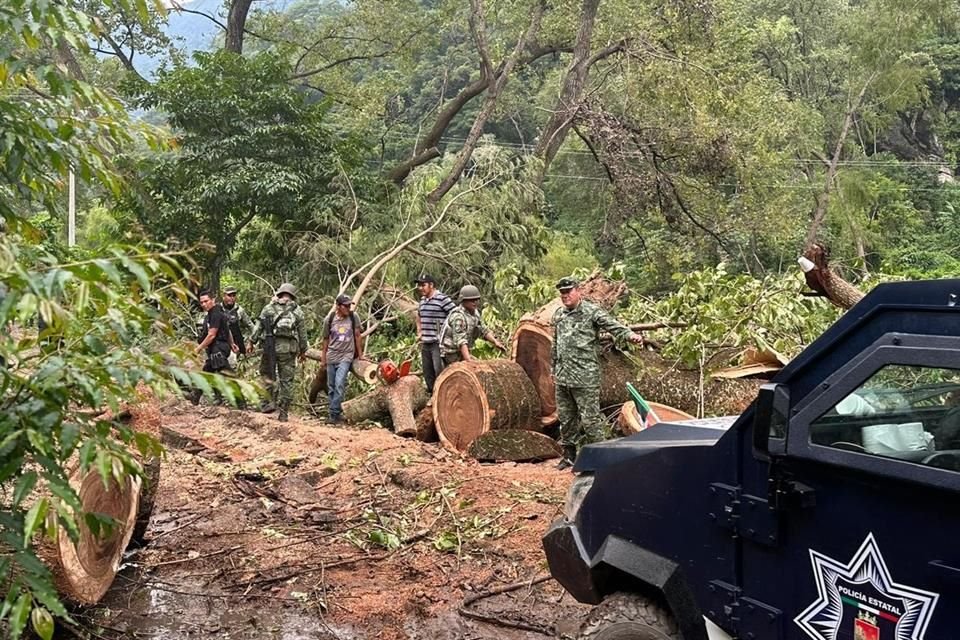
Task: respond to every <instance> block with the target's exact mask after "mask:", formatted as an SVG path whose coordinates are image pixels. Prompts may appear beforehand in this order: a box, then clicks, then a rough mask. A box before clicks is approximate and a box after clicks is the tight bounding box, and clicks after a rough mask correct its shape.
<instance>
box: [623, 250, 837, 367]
mask: <svg viewBox="0 0 960 640" xmlns="http://www.w3.org/2000/svg"><path fill="white" fill-rule="evenodd" d="M677 280H678V285H679V286H678V289H677V291H676V292H675V293H673V294H672V295H670V296H669V297H667V298H665V299H663V300H662V301H660V302H658V303H656V304H655V305H654V312H655V314H656V315H657V317H659V318H663V319H664V320H669V321H673V322H682V323H686V326H685V327H684V328H682V329H681V330H679V331H677V332H674V333H672V334H671V339H670V341H669V342H668V343H667V345H666V347H665V348H664V356H666V357H668V358H675V359H678V360H680V361H682V362H683V363H684V364H685V365H687V366H691V367H698V366H699V367H709V359H710V358H711V357H712V356H713V355H714V354H715V353H717V351H718V350H721V349H731V348H733V349H735V350H736V351H738V352H739V351H742V350H743V349H744V348H745V347H756V348H759V349H773V350H775V351H777V352H778V353H782V354H783V355H785V356H788V357H792V356H794V355H796V354H797V353H798V352H799V351H800V350H801V349H802V348H803V347H804V346H806V345H807V344H809V343H810V342H811V341H812V340H813V339H814V338H816V337H817V336H819V335H820V334H821V333H822V332H823V330H824V329H826V328H827V327H828V326H829V325H830V323H832V322H833V321H834V320H836V318H837V311H836V309H835V308H834V307H832V306H830V305H829V304H828V303H827V302H826V301H824V300H821V299H814V300H811V299H809V298H803V297H801V296H799V292H800V290H801V288H802V286H803V280H802V278H799V277H796V276H785V277H779V276H767V277H765V278H763V279H758V278H752V277H750V276H748V275H743V274H740V275H738V274H730V273H727V270H726V269H725V267H724V265H720V266H719V267H718V268H716V269H707V270H702V271H695V272H693V273H689V274H685V275H684V276H683V277H682V278H681V277H679V276H678V277H677ZM641 304H643V303H641Z"/></svg>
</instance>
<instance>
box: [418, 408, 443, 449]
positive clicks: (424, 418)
mask: <svg viewBox="0 0 960 640" xmlns="http://www.w3.org/2000/svg"><path fill="white" fill-rule="evenodd" d="M417 440H419V441H420V442H438V441H439V440H440V437H439V436H438V435H437V424H436V423H435V422H434V421H433V408H432V407H424V408H423V409H420V411H419V412H418V413H417Z"/></svg>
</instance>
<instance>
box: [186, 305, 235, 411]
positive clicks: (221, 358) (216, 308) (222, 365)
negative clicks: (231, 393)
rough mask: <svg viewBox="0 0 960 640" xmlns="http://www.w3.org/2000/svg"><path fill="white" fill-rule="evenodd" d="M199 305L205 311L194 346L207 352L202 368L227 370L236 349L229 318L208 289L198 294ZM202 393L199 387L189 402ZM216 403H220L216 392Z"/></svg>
mask: <svg viewBox="0 0 960 640" xmlns="http://www.w3.org/2000/svg"><path fill="white" fill-rule="evenodd" d="M199 299H200V307H201V308H202V309H203V310H204V311H206V312H207V315H206V316H204V318H203V325H202V328H201V331H200V336H201V340H200V343H199V344H198V345H197V347H196V350H195V351H196V353H200V352H201V351H206V352H207V359H206V361H205V362H204V363H203V370H204V371H205V372H207V373H220V372H224V371H225V372H229V367H230V364H229V360H228V358H229V357H230V352H231V351H232V350H235V349H236V345H234V342H233V336H232V335H231V334H230V319H229V318H228V317H227V314H225V313H224V312H223V309H222V308H220V305H218V304H217V301H216V300H215V299H214V297H213V296H212V295H211V294H210V292H209V291H201V292H200V295H199ZM201 395H202V393H201V391H200V390H199V389H194V390H193V392H192V393H191V394H190V402H192V403H193V404H198V403H199V402H200V396H201ZM216 401H217V404H219V403H220V397H219V394H217V399H216Z"/></svg>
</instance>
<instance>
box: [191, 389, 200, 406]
mask: <svg viewBox="0 0 960 640" xmlns="http://www.w3.org/2000/svg"><path fill="white" fill-rule="evenodd" d="M202 396H203V392H202V391H200V389H192V390H191V391H190V393H188V394H187V400H189V401H190V404H192V405H193V406H197V405H198V404H200V398H201V397H202Z"/></svg>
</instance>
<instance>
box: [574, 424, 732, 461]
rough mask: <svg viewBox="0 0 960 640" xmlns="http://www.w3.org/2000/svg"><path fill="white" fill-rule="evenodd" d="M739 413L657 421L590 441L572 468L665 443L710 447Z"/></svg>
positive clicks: (624, 456)
mask: <svg viewBox="0 0 960 640" xmlns="http://www.w3.org/2000/svg"><path fill="white" fill-rule="evenodd" d="M739 417H740V416H724V417H722V418H703V419H700V420H684V421H682V422H660V423H657V424H655V425H653V426H652V427H650V428H649V429H644V430H643V431H641V432H640V433H635V434H633V435H631V436H627V437H625V438H617V439H616V440H608V441H607V442H600V443H597V444H591V445H588V446H586V447H584V448H583V449H581V450H580V455H578V456H577V462H576V464H575V465H574V467H573V470H574V471H575V472H592V471H595V470H597V469H600V468H603V467H606V466H608V465H611V464H616V463H618V462H621V461H623V460H627V459H630V458H635V457H636V456H637V455H638V454H643V453H645V452H650V451H656V450H659V449H664V448H667V447H712V446H713V445H714V444H716V442H717V441H718V440H719V439H720V437H721V436H722V435H723V434H724V433H726V432H727V430H728V429H729V428H730V427H731V426H733V423H734V422H736V421H737V418H739Z"/></svg>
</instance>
